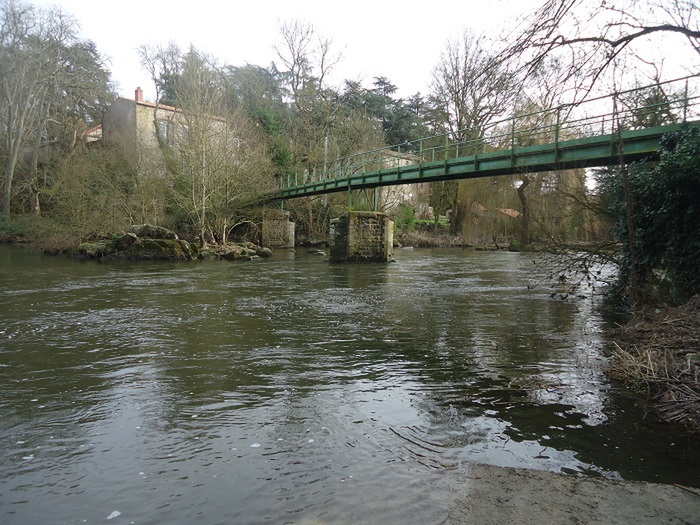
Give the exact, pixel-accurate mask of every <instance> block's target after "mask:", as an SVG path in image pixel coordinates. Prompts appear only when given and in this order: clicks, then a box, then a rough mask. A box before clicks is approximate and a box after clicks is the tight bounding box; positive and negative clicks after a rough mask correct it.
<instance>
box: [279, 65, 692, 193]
mask: <svg viewBox="0 0 700 525" xmlns="http://www.w3.org/2000/svg"><path fill="white" fill-rule="evenodd" d="M699 77H700V74H695V75H689V76H686V77H680V78H677V79H672V80H667V81H664V82H659V83H656V84H651V85H648V86H642V87H637V88H631V89H627V90H624V91H619V92H615V93H612V94H608V95H602V96H597V97H593V98H590V99H586V100H582V101H579V102H573V103H565V104H561V105H559V106H557V107H554V108H547V109H544V110H540V111H533V112H529V113H525V114H520V115H514V116H511V117H508V118H505V119H501V120H498V121H495V122H492V123H489V124H488V125H486V126H484V127H483V128H482V129H462V130H458V131H456V132H447V133H440V134H438V135H434V136H430V137H423V138H420V139H417V140H414V141H410V142H405V143H403V144H398V145H393V146H387V147H383V148H377V149H374V150H369V151H363V152H359V153H355V154H352V155H347V156H345V157H339V158H337V159H334V160H331V161H328V162H325V163H324V164H323V166H319V167H314V168H312V169H311V170H305V171H304V173H302V174H301V176H299V175H300V174H299V173H295V175H294V177H293V179H294V180H291V179H290V178H289V177H287V180H286V181H284V180H280V189H289V188H291V187H294V186H300V185H304V184H306V183H309V182H315V181H321V180H324V181H329V180H338V185H341V184H342V182H341V181H342V179H345V178H347V177H349V176H351V175H354V174H356V173H364V172H368V171H381V170H383V169H397V168H399V169H400V168H401V167H403V166H407V165H415V164H422V163H426V162H435V161H444V162H447V161H448V160H450V159H453V158H457V157H460V154H461V156H466V155H474V154H480V153H485V152H488V151H498V150H508V149H510V150H514V149H516V148H518V147H523V146H532V145H537V144H545V143H551V144H555V145H556V144H558V143H559V142H560V141H562V140H569V139H572V138H580V137H585V136H592V135H593V134H595V135H607V134H612V133H614V132H615V130H616V129H617V126H618V123H620V122H621V123H623V124H625V125H627V126H630V125H631V124H632V122H631V120H632V117H638V118H639V117H642V118H643V117H645V116H651V115H655V114H658V112H655V110H658V109H663V110H664V112H666V113H671V112H673V111H682V116H680V115H679V116H678V118H680V119H681V121H686V120H689V119H691V118H694V117H697V116H698V115H700V112H699V111H698V110H700V95H692V96H690V95H689V93H688V81H689V80H690V79H697V78H699ZM683 81H684V82H685V86H684V91H683V96H681V97H676V98H671V99H670V100H663V101H661V102H659V103H657V104H652V105H649V106H646V107H641V108H640V107H636V108H624V109H622V110H621V111H617V112H615V111H613V112H606V113H602V114H599V113H595V114H593V115H588V114H586V113H585V112H583V114H581V111H580V110H581V108H584V107H590V106H589V104H592V103H597V104H595V105H594V107H595V108H598V107H600V105H601V104H600V103H601V102H603V101H605V100H610V101H612V102H613V103H615V101H619V99H620V97H624V96H626V95H630V94H632V93H635V92H644V91H647V90H650V89H653V88H659V87H661V86H666V85H670V84H674V83H678V82H683ZM542 122H544V124H541V123H542ZM517 123H521V124H523V125H521V126H518V125H516V124H517ZM644 127H646V126H644ZM627 129H631V128H629V127H628V128H627ZM470 135H471V136H472V137H474V138H470V139H468V140H462V141H454V140H452V139H453V137H455V136H470ZM402 161H405V162H407V164H402ZM285 182H286V187H285Z"/></svg>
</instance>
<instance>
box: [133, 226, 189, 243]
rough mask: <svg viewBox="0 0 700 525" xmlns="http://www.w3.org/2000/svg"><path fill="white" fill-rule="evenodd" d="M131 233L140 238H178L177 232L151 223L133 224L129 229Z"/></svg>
mask: <svg viewBox="0 0 700 525" xmlns="http://www.w3.org/2000/svg"><path fill="white" fill-rule="evenodd" d="M129 230H130V231H131V233H133V234H135V235H136V236H137V237H141V238H142V239H170V240H175V241H176V240H178V236H177V233H175V232H174V231H172V230H169V229H167V228H163V227H162V226H154V225H153V224H134V225H132V226H131V228H130V229H129Z"/></svg>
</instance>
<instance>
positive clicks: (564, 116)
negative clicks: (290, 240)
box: [266, 76, 700, 201]
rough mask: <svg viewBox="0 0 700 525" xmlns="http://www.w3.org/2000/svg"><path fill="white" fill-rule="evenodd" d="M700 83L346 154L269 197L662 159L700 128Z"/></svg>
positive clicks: (293, 178)
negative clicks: (664, 141) (673, 139)
mask: <svg viewBox="0 0 700 525" xmlns="http://www.w3.org/2000/svg"><path fill="white" fill-rule="evenodd" d="M697 87H698V76H691V77H685V78H681V79H676V80H672V81H668V82H663V83H658V84H654V85H651V86H645V87H642V88H637V89H633V90H628V91H624V92H618V93H614V94H610V95H606V96H601V97H596V98H591V99H588V100H586V101H583V102H579V103H576V104H565V105H561V106H559V107H557V108H554V109H548V110H544V111H538V112H533V113H528V114H519V115H516V116H513V117H510V118H508V119H504V120H501V121H498V122H494V123H491V124H489V125H488V126H485V127H484V128H483V129H480V130H476V131H475V130H459V131H455V132H451V133H446V134H442V135H436V136H433V137H427V138H423V139H420V140H416V141H413V142H407V143H404V144H401V145H396V146H392V147H387V148H382V149H377V150H374V151H366V152H362V153H358V154H355V155H350V156H347V157H343V158H338V159H335V160H333V161H330V162H327V163H325V164H324V165H322V166H318V167H316V168H312V169H307V170H304V171H303V172H300V173H297V174H295V175H290V176H288V177H287V178H286V179H283V180H280V182H279V188H278V189H277V190H276V191H274V192H272V193H271V194H269V195H268V196H267V199H266V200H268V201H280V200H285V199H291V198H296V197H304V196H311V195H320V194H325V193H333V192H339V191H353V190H362V189H371V188H378V187H381V186H392V185H400V184H415V183H422V182H434V181H442V180H458V179H469V178H478V177H491V176H495V175H517V174H522V173H533V172H543V171H555V170H567V169H574V168H590V167H596V166H610V165H618V164H620V163H628V162H632V161H636V160H641V159H647V158H654V157H657V156H658V151H659V145H660V140H661V137H662V136H663V135H664V134H666V133H669V132H672V131H677V130H679V129H681V128H683V127H700V95H698V94H697V93H698V91H697ZM693 88H695V89H693Z"/></svg>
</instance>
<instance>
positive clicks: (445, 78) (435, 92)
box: [430, 30, 517, 233]
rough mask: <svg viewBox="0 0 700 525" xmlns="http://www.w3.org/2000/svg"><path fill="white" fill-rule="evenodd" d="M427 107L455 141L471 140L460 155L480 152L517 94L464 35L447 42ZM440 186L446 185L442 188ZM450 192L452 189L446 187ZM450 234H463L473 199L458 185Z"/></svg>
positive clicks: (478, 42)
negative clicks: (482, 142)
mask: <svg viewBox="0 0 700 525" xmlns="http://www.w3.org/2000/svg"><path fill="white" fill-rule="evenodd" d="M430 89H431V94H430V98H431V102H432V105H433V106H434V107H436V108H438V111H440V112H441V113H442V126H443V129H445V130H446V131H447V132H449V134H450V136H451V138H452V140H453V141H455V142H462V143H463V142H466V141H469V142H468V144H469V145H466V146H465V148H464V149H463V151H464V154H468V153H476V151H477V149H479V148H481V147H483V145H481V146H480V145H479V143H478V141H479V140H481V139H483V138H484V136H485V134H486V130H487V126H488V125H489V124H491V123H493V122H494V121H495V120H496V119H497V118H498V117H499V116H502V115H503V114H505V113H506V112H507V111H509V110H510V108H511V107H512V106H513V103H514V101H515V100H516V98H517V91H516V90H515V89H513V83H512V76H511V75H510V73H509V72H508V71H507V70H506V69H505V68H504V67H503V65H502V64H499V63H497V62H496V61H495V57H494V55H493V54H492V53H490V52H489V50H488V49H487V46H486V41H485V40H484V38H483V37H479V36H476V35H474V34H473V33H471V32H469V31H467V30H465V31H464V33H463V34H462V36H461V39H459V40H448V42H447V46H446V48H445V50H444V52H443V53H442V55H441V57H440V61H439V63H438V64H437V66H436V67H435V68H434V70H433V79H432V83H431V88H430ZM442 187H444V185H443V186H442ZM450 187H451V185H450ZM457 191H458V195H457V196H455V198H452V199H449V198H448V199H447V200H452V201H453V202H454V203H455V205H456V206H455V209H454V210H453V211H454V220H453V223H452V224H453V226H452V228H453V231H454V233H457V232H458V231H460V230H461V229H462V226H463V224H464V221H465V220H466V219H467V216H468V214H469V207H470V205H471V201H472V200H473V198H472V197H473V196H471V195H470V194H469V192H470V187H469V184H465V183H462V182H460V183H459V184H458V189H457Z"/></svg>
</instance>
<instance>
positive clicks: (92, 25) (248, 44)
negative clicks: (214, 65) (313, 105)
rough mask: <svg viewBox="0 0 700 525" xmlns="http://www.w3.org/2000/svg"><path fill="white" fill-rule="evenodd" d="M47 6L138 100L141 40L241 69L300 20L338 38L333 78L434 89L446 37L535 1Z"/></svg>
mask: <svg viewBox="0 0 700 525" xmlns="http://www.w3.org/2000/svg"><path fill="white" fill-rule="evenodd" d="M29 2H30V3H33V4H35V5H41V6H59V7H61V8H62V9H63V10H64V11H65V12H67V13H69V14H71V15H72V16H74V17H75V18H76V19H77V20H78V22H79V24H80V27H81V35H82V36H83V38H88V39H90V40H93V41H94V42H95V43H96V44H97V47H98V50H99V51H100V52H101V53H102V54H103V55H105V56H106V57H108V58H109V65H110V70H111V71H112V74H113V79H114V80H115V81H116V82H117V84H118V92H119V94H120V95H122V96H126V97H132V96H133V94H134V89H135V88H136V87H137V86H141V87H142V88H143V89H144V92H145V95H146V98H150V99H152V97H153V95H154V89H153V87H152V81H151V80H150V79H149V77H148V74H147V73H146V72H145V71H144V70H143V69H142V68H141V65H140V63H139V59H138V56H137V53H136V48H137V47H138V46H139V45H142V44H162V45H165V44H167V43H168V42H169V41H175V42H176V43H178V44H179V45H180V46H181V47H183V48H187V47H188V46H189V45H190V44H193V45H194V46H195V47H196V48H197V49H200V50H202V51H205V52H207V53H209V54H211V55H212V56H214V57H215V58H216V59H217V60H218V61H219V62H221V63H225V64H230V65H234V66H240V65H245V64H246V63H249V64H255V65H260V66H268V65H269V64H270V63H271V62H272V61H273V60H275V59H276V57H275V53H274V50H273V46H274V45H275V43H277V42H278V36H279V25H280V23H281V22H283V21H291V20H294V19H300V20H304V21H307V22H309V23H311V24H312V25H313V26H314V27H315V28H316V30H317V31H318V32H319V33H321V34H324V35H326V36H328V37H330V38H332V40H333V46H334V48H335V50H336V51H338V52H341V51H342V53H343V59H342V61H341V62H340V63H339V64H338V66H336V70H335V75H334V76H333V77H332V80H333V81H334V83H335V84H337V85H340V83H341V82H342V80H344V79H354V80H364V85H365V86H366V87H369V85H370V84H371V81H372V78H373V77H376V76H385V77H387V78H389V80H390V81H391V82H392V83H393V84H395V85H396V86H398V88H399V93H398V94H399V96H403V97H407V96H410V95H413V94H414V93H416V92H418V91H420V92H421V93H423V94H426V93H427V91H428V84H429V80H430V73H431V70H432V68H433V67H434V65H435V64H436V63H437V61H438V59H439V56H440V52H441V51H442V49H443V48H444V47H445V42H446V40H447V38H448V37H456V36H458V35H459V34H460V33H461V31H462V30H463V29H464V28H466V27H470V28H472V29H474V30H475V31H479V30H484V31H487V32H491V33H492V34H493V33H496V32H502V31H503V28H504V27H506V26H507V20H508V19H511V20H512V21H514V19H515V18H517V17H518V16H519V15H522V14H523V12H526V10H527V9H532V8H534V7H535V6H536V5H537V4H538V1H537V0H447V1H446V0H433V1H430V2H426V1H414V2H407V1H404V2H392V1H383V0H353V1H351V2H350V1H348V2H338V1H325V2H321V1H310V0H246V1H244V2H240V1H236V0H233V1H228V2H222V1H220V0H219V1H214V0H193V1H192V0H191V1H189V2H174V1H172V0H169V1H164V0H154V1H144V0H122V1H121V2H109V3H107V2H86V1H85V0H34V1H31V0H29Z"/></svg>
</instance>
